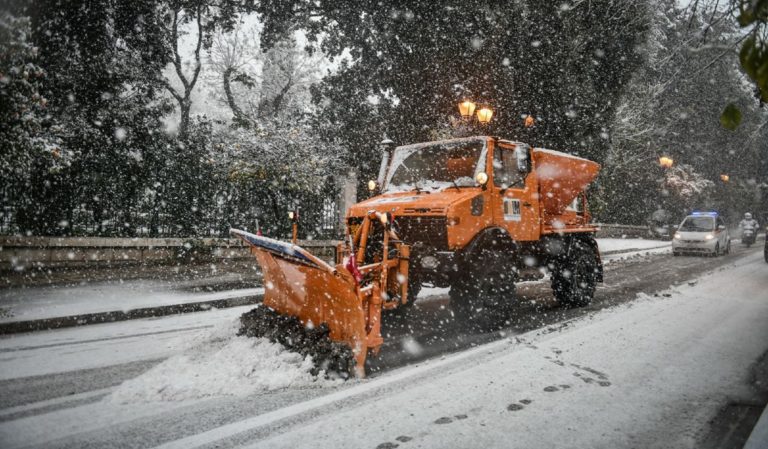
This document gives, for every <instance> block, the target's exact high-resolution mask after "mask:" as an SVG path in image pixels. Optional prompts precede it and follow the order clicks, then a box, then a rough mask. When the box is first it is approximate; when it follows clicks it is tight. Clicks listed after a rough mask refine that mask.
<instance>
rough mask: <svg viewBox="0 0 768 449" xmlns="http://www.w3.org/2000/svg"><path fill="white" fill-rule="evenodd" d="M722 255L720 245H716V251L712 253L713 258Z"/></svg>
mask: <svg viewBox="0 0 768 449" xmlns="http://www.w3.org/2000/svg"><path fill="white" fill-rule="evenodd" d="M719 255H720V244H719V243H717V244H715V250H714V251H712V257H717V256H719Z"/></svg>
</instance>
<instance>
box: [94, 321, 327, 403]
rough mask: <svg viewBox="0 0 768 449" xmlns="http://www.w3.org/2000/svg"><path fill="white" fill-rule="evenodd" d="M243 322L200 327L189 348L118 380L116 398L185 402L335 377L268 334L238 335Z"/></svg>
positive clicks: (317, 383)
mask: <svg viewBox="0 0 768 449" xmlns="http://www.w3.org/2000/svg"><path fill="white" fill-rule="evenodd" d="M239 325H240V321H239V320H234V321H231V322H228V323H226V325H224V326H220V327H217V328H215V329H214V330H212V331H211V330H208V331H207V332H201V333H200V334H198V336H197V337H195V338H193V339H192V342H191V345H190V347H189V348H188V349H187V350H186V351H184V352H182V353H181V354H179V355H175V356H173V357H171V358H169V359H167V360H165V361H163V362H161V363H160V364H159V365H157V366H155V367H154V368H152V369H150V370H149V371H147V372H146V373H144V374H142V375H140V376H138V377H136V378H134V379H131V380H128V381H126V382H124V383H123V384H122V385H120V386H119V387H118V388H117V389H116V390H115V391H114V392H113V393H112V394H111V395H110V397H109V400H110V401H112V402H117V403H135V402H155V401H183V400H191V399H202V398H207V397H214V396H247V395H250V394H253V393H257V392H260V391H271V390H277V389H281V388H287V387H294V388H295V387H305V386H309V385H312V386H326V385H331V384H334V383H335V382H337V381H332V380H327V379H324V378H323V373H321V374H320V375H318V376H313V375H312V374H310V369H312V368H313V363H312V359H311V358H310V357H306V358H304V357H302V356H301V355H300V354H297V353H294V352H290V351H288V350H286V349H285V348H284V347H283V346H282V345H280V344H276V343H272V342H270V341H269V340H267V339H262V338H248V337H243V336H237V335H236V334H237V330H238V328H239Z"/></svg>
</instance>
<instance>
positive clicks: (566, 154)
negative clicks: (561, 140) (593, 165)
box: [533, 148, 592, 162]
mask: <svg viewBox="0 0 768 449" xmlns="http://www.w3.org/2000/svg"><path fill="white" fill-rule="evenodd" d="M533 151H534V152H538V153H546V154H552V155H555V156H560V157H568V158H571V159H575V160H577V161H586V162H592V161H590V160H589V159H584V158H583V157H579V156H574V155H572V154H568V153H563V152H562V151H555V150H548V149H546V148H534V149H533Z"/></svg>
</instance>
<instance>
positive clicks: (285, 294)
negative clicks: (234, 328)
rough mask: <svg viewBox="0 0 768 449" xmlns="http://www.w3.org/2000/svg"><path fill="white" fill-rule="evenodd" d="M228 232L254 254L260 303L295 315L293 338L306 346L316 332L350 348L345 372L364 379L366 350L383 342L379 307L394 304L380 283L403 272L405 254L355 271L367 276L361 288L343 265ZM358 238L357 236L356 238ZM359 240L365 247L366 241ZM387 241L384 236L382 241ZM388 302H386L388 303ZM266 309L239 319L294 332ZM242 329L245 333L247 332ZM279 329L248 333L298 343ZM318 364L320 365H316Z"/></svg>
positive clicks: (267, 240)
mask: <svg viewBox="0 0 768 449" xmlns="http://www.w3.org/2000/svg"><path fill="white" fill-rule="evenodd" d="M368 221H369V225H368V227H367V229H370V228H371V225H370V221H371V220H368ZM230 232H231V233H232V234H233V235H235V236H237V237H239V238H241V239H242V240H244V241H245V242H246V243H248V245H249V246H250V250H251V253H252V254H253V255H254V256H256V258H257V260H258V262H259V265H260V266H261V269H262V273H263V282H264V287H265V288H264V301H263V306H266V308H268V309H269V310H271V311H274V313H276V314H277V315H279V316H282V317H287V318H291V319H297V320H298V321H299V322H300V323H301V325H303V326H304V329H305V330H306V333H305V335H304V336H303V337H302V338H299V339H298V344H299V345H304V346H306V342H307V341H310V340H313V341H316V340H318V338H319V337H318V335H319V334H318V330H319V332H320V334H323V335H324V336H325V338H326V339H327V340H330V342H334V343H340V344H342V345H344V346H345V347H347V348H349V350H351V353H352V354H353V360H351V361H352V362H353V364H354V366H353V367H349V368H348V372H349V374H353V375H355V376H357V377H364V375H365V367H364V364H365V359H366V357H367V354H368V352H373V353H376V352H377V351H378V349H379V347H380V346H381V344H382V343H383V339H382V337H381V309H382V308H393V307H395V306H396V305H397V304H385V303H384V301H383V300H382V294H381V288H380V285H388V284H387V279H388V276H387V273H388V272H390V271H398V272H400V271H404V272H405V273H406V276H407V269H408V262H407V257H406V258H404V259H401V258H396V259H392V260H389V261H388V260H387V257H386V256H385V257H384V260H382V261H378V262H377V263H374V264H371V265H368V266H363V267H360V273H358V275H360V276H361V278H360V280H362V274H367V275H368V276H367V278H366V280H367V281H368V284H367V285H364V286H361V285H360V284H359V283H358V279H356V278H355V276H354V275H353V274H352V273H350V271H349V270H348V269H347V268H345V266H344V264H337V265H336V266H335V267H332V266H331V265H329V264H327V263H326V262H324V261H323V260H321V259H319V258H317V257H315V256H314V255H312V254H311V253H309V252H308V251H306V250H304V249H302V248H300V247H298V246H296V245H292V244H290V243H286V242H282V241H279V240H274V239H270V238H266V237H261V236H257V235H254V234H251V233H248V232H245V231H240V230H237V229H232V230H231V231H230ZM366 237H367V236H366ZM360 239H361V238H360V236H358V241H359V240H360ZM362 240H363V249H364V245H365V243H366V242H365V240H366V239H362ZM388 240H389V239H388V238H386V237H385V245H386V244H387V243H386V242H387V241H388ZM350 243H351V245H352V244H354V240H353V239H350ZM351 245H350V247H351ZM400 246H405V245H399V244H398V249H399V250H400V252H402V251H403V249H402V248H400ZM340 250H341V248H340ZM404 250H405V254H406V256H407V253H408V248H407V247H405V249H404ZM343 251H345V252H346V253H348V254H351V249H349V247H347V246H346V245H344V249H343ZM361 254H362V252H361ZM397 277H398V274H397V273H394V272H393V273H391V274H390V277H389V279H390V281H392V280H394V279H397ZM390 283H391V282H390ZM398 288H400V287H399V286H398ZM401 291H402V293H401V294H400V295H397V296H399V297H400V298H404V297H405V296H404V295H405V294H406V287H404V286H403V287H402V288H401ZM393 296H394V295H393ZM392 302H393V301H389V303H392ZM398 302H400V300H398ZM402 302H405V301H404V300H403V301H402ZM249 313H250V312H249ZM265 313H267V314H268V313H271V312H269V311H268V310H263V311H259V312H258V314H259V316H258V317H256V316H255V315H253V314H252V315H251V317H250V318H247V317H246V316H245V315H244V316H243V317H242V318H241V323H246V321H248V320H250V321H251V322H252V321H253V320H254V318H257V320H258V322H259V324H258V325H257V326H256V327H258V326H264V327H268V326H269V325H270V323H272V324H274V325H276V326H281V325H285V328H286V330H285V331H284V332H285V333H286V334H293V333H295V329H292V327H295V323H293V324H292V323H289V322H287V321H286V322H284V321H281V320H279V319H275V317H274V316H265ZM246 315H247V314H246ZM251 328H253V326H251ZM288 328H291V329H288ZM241 332H243V333H245V334H248V333H249V332H248V331H247V330H246V331H241ZM275 332H277V334H275ZM280 332H282V331H281V330H277V331H270V332H257V335H253V336H267V337H269V336H270V335H272V336H277V337H278V338H270V339H272V340H277V341H280V342H281V343H283V344H285V343H286V342H288V343H291V342H296V341H297V339H296V338H280V335H279V334H280ZM289 349H294V348H289ZM298 352H300V353H302V354H310V355H313V360H315V363H316V364H318V363H320V364H323V363H326V364H327V363H328V361H327V360H326V361H325V362H323V361H320V360H318V359H317V356H318V352H317V351H313V350H307V349H306V348H304V347H302V348H298ZM331 352H333V353H334V354H336V355H335V356H334V357H335V358H333V361H332V362H331V364H333V365H337V364H338V363H339V360H340V359H339V357H338V356H337V355H338V352H339V351H337V350H336V349H334V350H333V351H331ZM327 353H328V351H327V350H325V349H323V350H320V353H319V356H320V357H321V358H323V357H325V355H323V354H327ZM342 358H343V357H342ZM321 368H324V367H323V366H321Z"/></svg>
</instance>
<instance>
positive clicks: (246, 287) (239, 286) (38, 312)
mask: <svg viewBox="0 0 768 449" xmlns="http://www.w3.org/2000/svg"><path fill="white" fill-rule="evenodd" d="M598 244H599V246H600V250H601V253H602V254H603V256H606V257H604V262H608V261H610V260H614V259H616V258H621V257H622V256H624V255H630V254H632V253H637V252H648V253H656V252H665V251H666V250H667V249H668V248H669V246H670V243H669V242H663V241H659V240H643V239H598ZM142 275H143V276H144V277H142ZM43 276H45V277H46V281H45V282H40V281H39V279H37V280H34V279H30V282H29V283H28V284H31V286H29V285H24V283H21V282H16V283H15V284H11V285H14V286H13V287H10V288H4V289H0V334H10V333H18V332H30V331H37V330H46V329H57V328H62V327H72V326H80V325H85V324H95V323H107V322H114V321H122V320H129V319H137V318H147V317H156V316H164V315H170V314H178V313H190V312H200V311H205V310H210V309H212V308H217V309H218V308H225V307H236V306H243V305H248V304H256V303H259V302H261V300H262V298H263V295H264V289H263V288H261V275H260V273H259V272H258V271H257V266H256V263H255V260H254V261H253V262H247V263H242V264H237V265H227V266H211V265H199V266H194V265H192V266H181V267H178V266H177V267H173V266H170V267H154V268H153V269H152V270H151V271H146V272H142V271H138V272H137V271H136V269H131V268H126V269H117V270H108V271H104V270H102V271H98V272H97V271H94V270H84V271H76V270H74V271H73V270H68V271H65V272H62V273H56V272H52V273H51V272H47V273H41V274H39V275H38V277H43ZM35 281H36V282H35ZM62 283H64V284H62ZM425 293H426V292H425Z"/></svg>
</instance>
